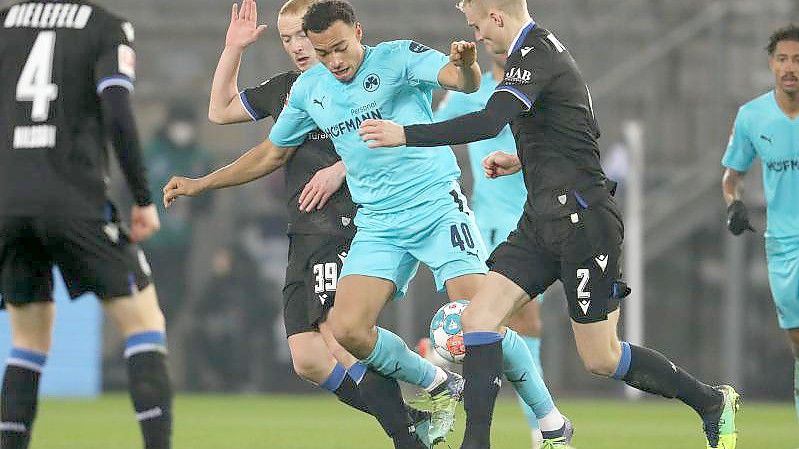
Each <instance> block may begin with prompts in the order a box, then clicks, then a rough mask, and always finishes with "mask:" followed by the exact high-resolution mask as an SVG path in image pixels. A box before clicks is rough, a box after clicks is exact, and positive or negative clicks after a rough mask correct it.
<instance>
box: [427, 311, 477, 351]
mask: <svg viewBox="0 0 799 449" xmlns="http://www.w3.org/2000/svg"><path fill="white" fill-rule="evenodd" d="M467 305H469V301H466V300H463V299H460V300H458V301H454V302H450V303H447V304H444V305H443V306H441V308H440V309H438V312H436V314H435V315H433V321H432V322H430V341H432V342H433V348H434V349H435V350H436V352H437V353H438V354H439V355H440V356H441V357H443V358H445V359H446V360H448V361H450V362H454V363H461V362H463V357H464V356H465V355H466V346H465V345H464V344H463V328H462V327H461V314H462V313H463V309H465V308H466V306H467Z"/></svg>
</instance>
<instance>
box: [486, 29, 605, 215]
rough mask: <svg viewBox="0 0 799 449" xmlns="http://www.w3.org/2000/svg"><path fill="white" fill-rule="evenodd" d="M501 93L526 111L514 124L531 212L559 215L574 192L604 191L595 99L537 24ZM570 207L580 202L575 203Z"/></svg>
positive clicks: (518, 48)
mask: <svg viewBox="0 0 799 449" xmlns="http://www.w3.org/2000/svg"><path fill="white" fill-rule="evenodd" d="M496 89H497V91H505V92H509V93H511V94H513V95H514V96H515V97H516V98H518V99H519V101H521V102H522V103H524V106H525V108H524V109H525V112H523V113H521V114H520V115H518V116H517V117H515V118H514V119H513V121H512V122H511V128H512V130H513V134H514V136H515V138H516V145H517V151H518V154H519V157H520V159H521V162H522V166H523V171H524V178H525V184H526V186H527V191H528V195H529V200H528V205H527V210H528V212H534V213H538V214H550V213H557V212H556V211H555V210H553V208H554V209H557V208H558V206H561V205H560V204H557V203H552V201H558V200H557V199H558V198H560V200H562V201H566V200H567V198H566V197H565V196H564V195H565V194H566V193H567V192H569V191H571V190H581V191H589V190H592V189H593V187H600V186H604V184H605V182H606V178H605V175H604V173H603V171H602V167H601V165H600V163H599V147H598V144H597V139H598V138H599V127H598V125H597V121H596V117H595V116H594V109H593V105H592V102H591V93H590V92H589V90H588V86H587V85H586V83H585V80H584V79H583V76H582V74H581V73H580V69H579V68H578V67H577V64H576V62H575V61H574V59H573V58H572V56H571V54H570V53H569V51H568V50H567V49H566V48H565V47H564V46H563V44H562V43H561V42H560V41H559V40H558V39H557V38H556V37H555V35H553V34H552V33H551V32H550V31H548V30H546V29H543V28H540V27H538V26H537V25H536V24H535V23H534V22H531V23H530V24H528V25H527V26H526V27H525V28H523V29H522V31H521V32H520V34H519V36H518V37H517V39H516V40H515V41H514V44H513V47H511V50H510V52H509V55H508V59H507V62H506V63H505V77H504V79H503V81H502V82H501V83H500V84H499V86H497V88H496ZM568 200H569V201H574V200H573V199H571V198H569V199H568Z"/></svg>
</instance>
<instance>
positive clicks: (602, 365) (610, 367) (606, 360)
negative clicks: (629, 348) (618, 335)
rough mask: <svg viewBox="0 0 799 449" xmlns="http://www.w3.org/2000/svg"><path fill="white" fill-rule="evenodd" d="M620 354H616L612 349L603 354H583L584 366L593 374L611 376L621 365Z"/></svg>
mask: <svg viewBox="0 0 799 449" xmlns="http://www.w3.org/2000/svg"><path fill="white" fill-rule="evenodd" d="M619 357H620V355H614V354H613V352H612V351H608V352H605V353H603V354H591V355H586V356H583V366H585V369H586V370H588V372H590V373H591V374H594V375H597V376H602V377H610V376H612V375H613V374H614V373H615V372H616V368H617V367H618V366H619Z"/></svg>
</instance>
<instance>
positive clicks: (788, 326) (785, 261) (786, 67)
mask: <svg viewBox="0 0 799 449" xmlns="http://www.w3.org/2000/svg"><path fill="white" fill-rule="evenodd" d="M767 49H768V54H769V67H770V68H771V71H772V73H774V77H775V83H776V87H775V88H774V90H771V91H769V92H767V93H765V94H763V95H761V96H759V97H757V98H755V99H754V100H752V101H750V102H748V103H746V104H745V105H743V106H741V109H740V110H739V111H738V116H737V117H736V118H735V126H734V128H733V133H732V136H731V137H730V143H729V146H728V147H727V152H726V153H725V154H724V159H722V161H721V163H722V165H723V166H724V167H725V171H724V177H723V179H722V190H723V192H724V200H725V201H726V202H727V205H728V209H727V212H728V220H727V225H728V227H729V229H730V232H732V233H733V234H735V235H740V234H741V233H743V232H744V231H747V230H749V231H754V228H752V226H751V225H750V224H749V218H748V216H747V212H746V206H745V205H744V203H743V201H742V191H743V177H744V175H745V174H746V172H747V171H748V170H749V167H751V166H752V163H753V162H754V160H755V157H759V158H760V160H761V162H762V164H763V190H764V193H765V196H766V205H767V209H766V210H767V219H768V225H767V227H766V258H767V260H768V278H769V284H770V285H771V294H772V296H773V297H774V302H775V303H776V305H777V317H778V318H779V324H780V327H781V328H782V329H785V331H786V332H787V333H788V336H789V337H790V340H791V346H792V349H793V354H794V358H795V359H796V360H795V362H794V363H795V365H794V388H795V390H794V399H795V401H796V413H797V415H799V203H798V202H797V199H796V195H797V193H799V27H797V26H795V25H792V26H789V27H786V28H783V29H780V30H778V31H776V32H775V33H774V34H772V35H771V38H770V39H769V45H768V48H767Z"/></svg>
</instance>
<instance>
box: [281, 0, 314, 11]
mask: <svg viewBox="0 0 799 449" xmlns="http://www.w3.org/2000/svg"><path fill="white" fill-rule="evenodd" d="M316 1H317V0H288V1H287V2H286V3H283V6H282V7H281V8H280V12H279V13H278V15H283V14H289V15H292V14H300V13H302V14H303V15H304V14H305V11H307V10H308V8H309V7H310V6H311V5H312V4H314V3H315V2H316Z"/></svg>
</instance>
